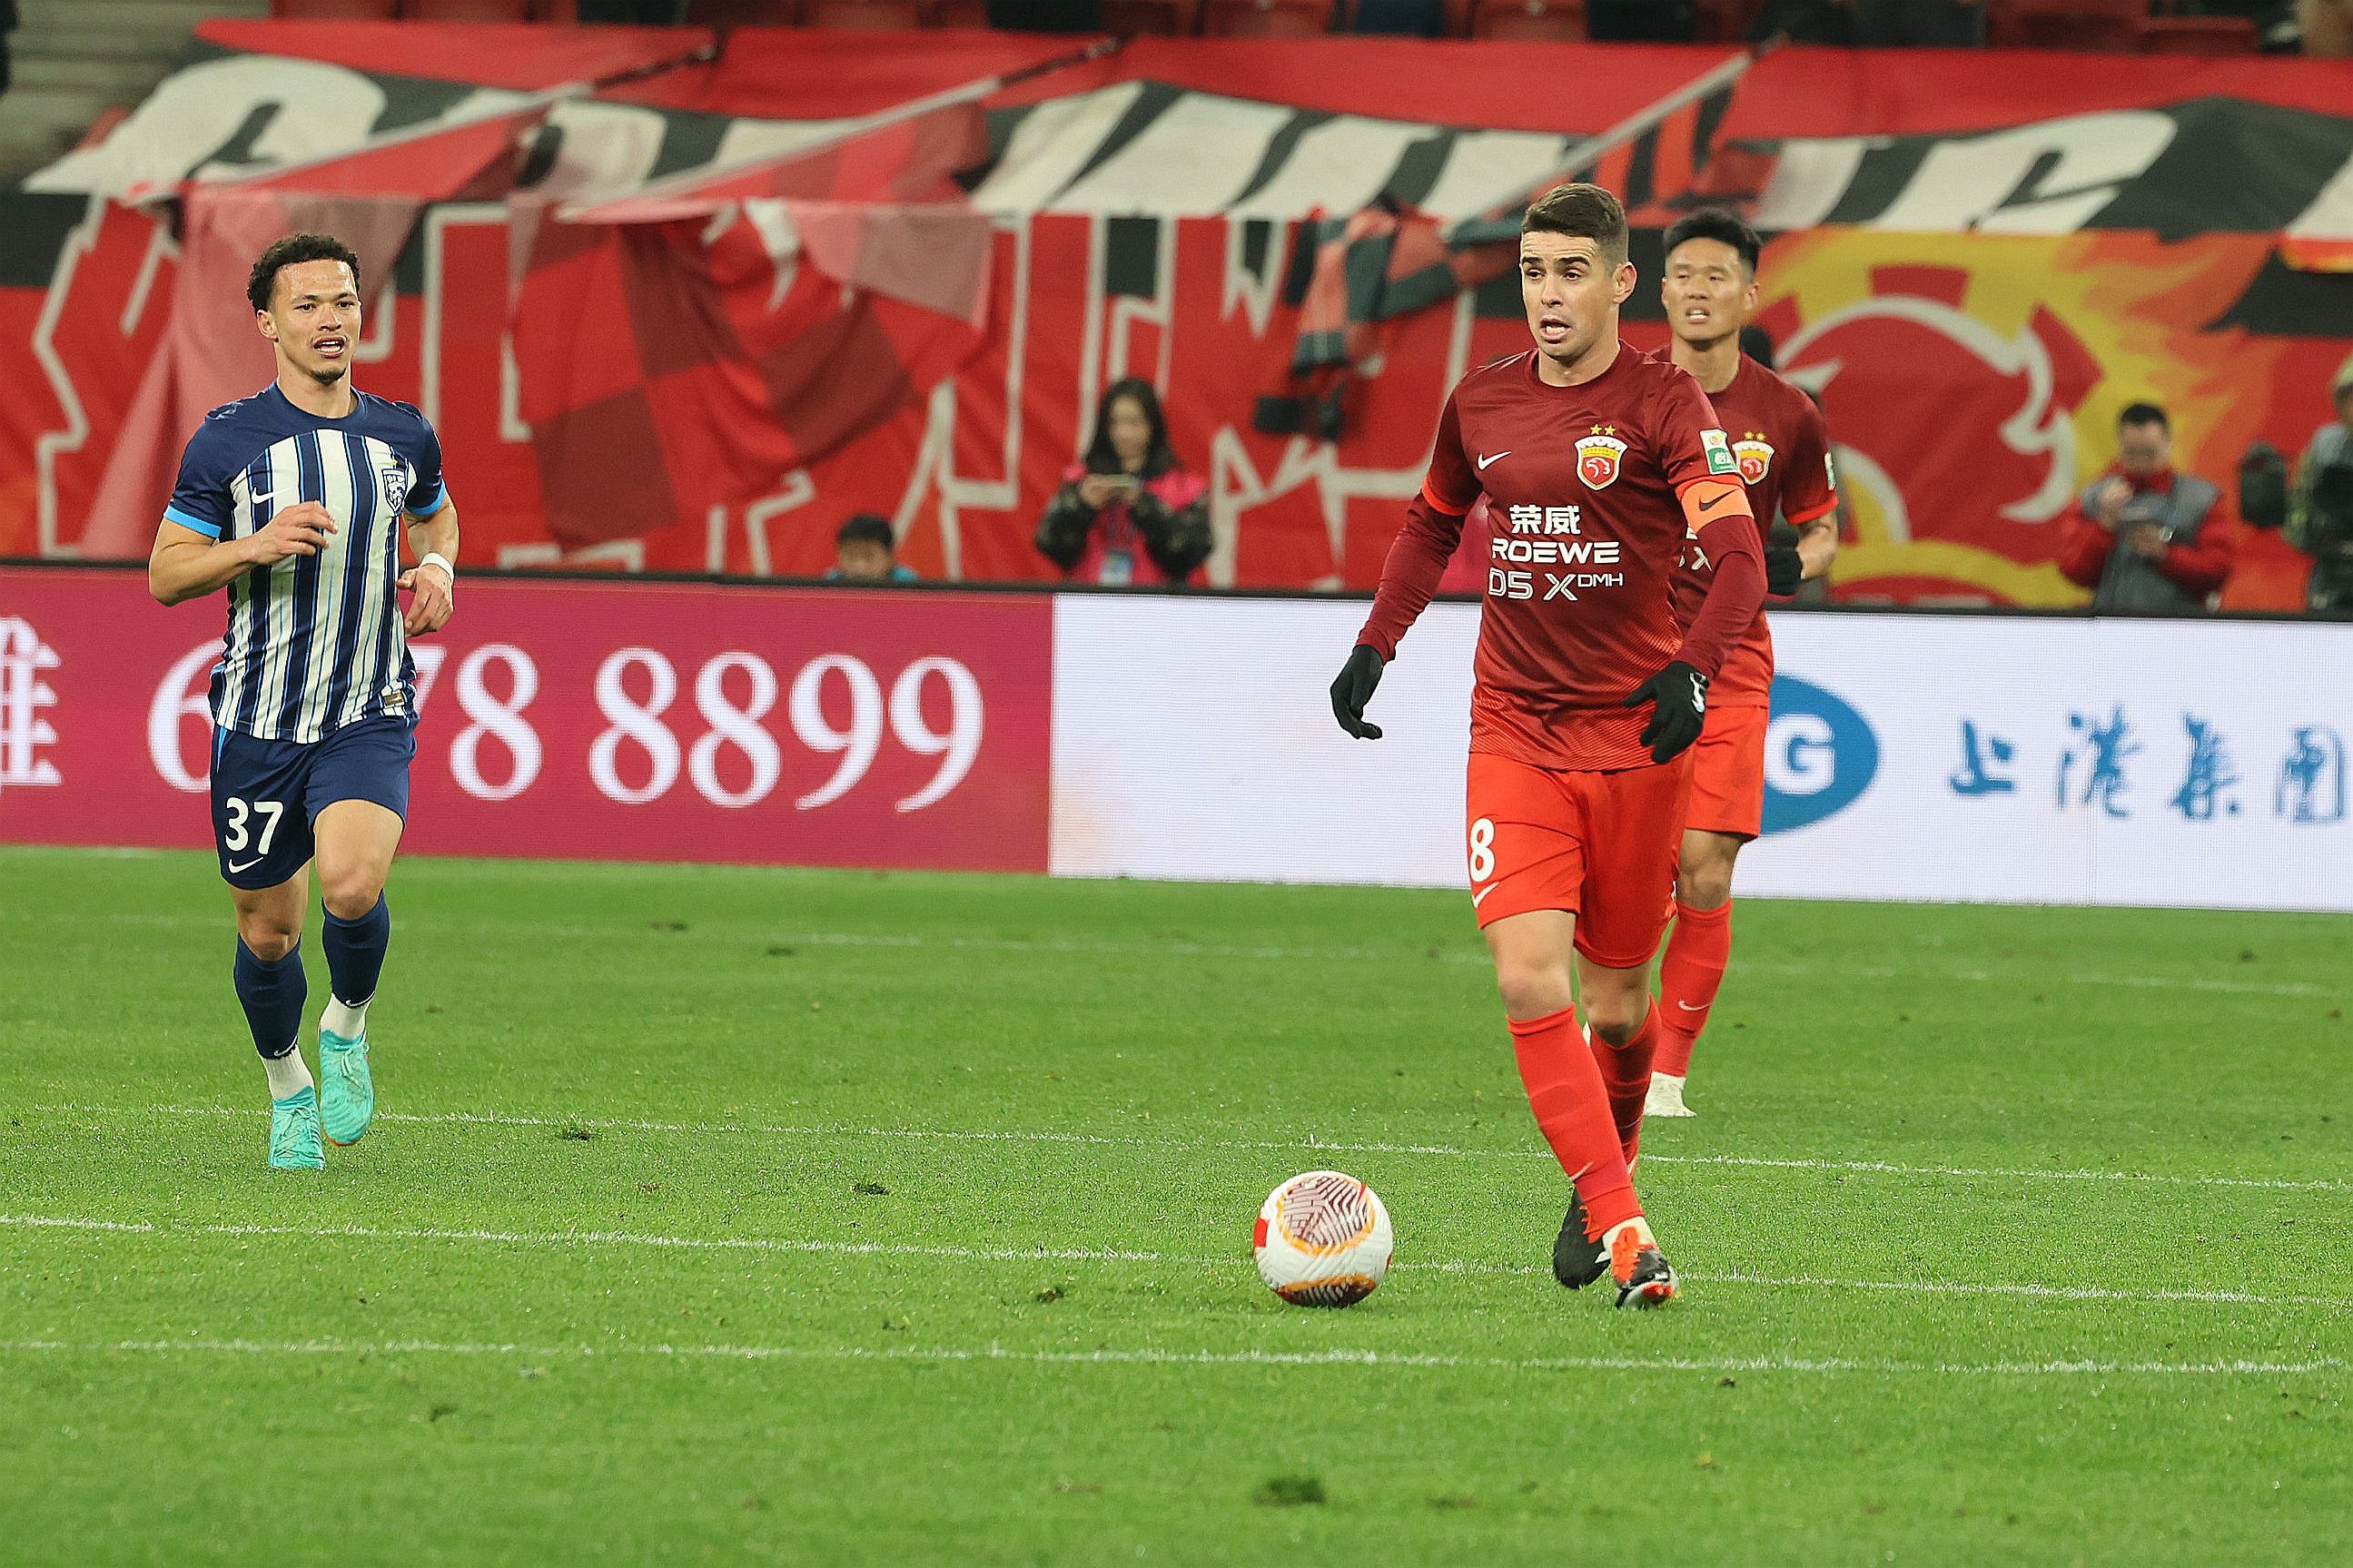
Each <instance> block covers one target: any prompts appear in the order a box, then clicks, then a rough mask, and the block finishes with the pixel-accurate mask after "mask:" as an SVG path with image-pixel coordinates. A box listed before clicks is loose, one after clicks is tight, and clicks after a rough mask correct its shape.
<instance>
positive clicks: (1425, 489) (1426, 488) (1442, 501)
mask: <svg viewBox="0 0 2353 1568" xmlns="http://www.w3.org/2000/svg"><path fill="white" fill-rule="evenodd" d="M1421 499H1422V500H1424V501H1427V502H1428V503H1429V504H1430V510H1433V511H1442V512H1444V513H1445V514H1446V515H1447V516H1449V517H1462V516H1465V515H1467V514H1468V513H1469V512H1470V510H1471V501H1467V500H1466V501H1451V500H1447V499H1446V498H1445V497H1444V496H1442V495H1440V494H1439V493H1438V490H1437V489H1436V487H1435V486H1434V485H1433V484H1432V483H1431V482H1430V479H1423V480H1422V481H1421ZM1478 499H1479V498H1478V497H1476V496H1473V497H1472V498H1471V500H1478Z"/></svg>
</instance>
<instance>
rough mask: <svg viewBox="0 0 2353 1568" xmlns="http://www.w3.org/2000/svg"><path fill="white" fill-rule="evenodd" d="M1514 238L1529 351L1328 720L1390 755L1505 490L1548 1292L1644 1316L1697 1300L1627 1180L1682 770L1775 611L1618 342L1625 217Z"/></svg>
mask: <svg viewBox="0 0 2353 1568" xmlns="http://www.w3.org/2000/svg"><path fill="white" fill-rule="evenodd" d="M1520 228H1521V233H1520V294H1521V299H1522V300H1523V301H1524V303H1525V307H1526V310H1527V317H1528V329H1529V331H1531V332H1532V333H1533V334H1534V335H1535V349H1534V350H1533V352H1530V353H1521V354H1515V355H1514V356H1512V357H1511V358H1509V359H1503V360H1497V361H1496V362H1495V363H1493V364H1490V365H1486V366H1483V367H1482V368H1481V369H1478V370H1475V371H1472V373H1471V374H1469V375H1466V376H1464V377H1463V378H1462V380H1461V382H1460V383H1459V384H1456V386H1455V388H1454V390H1453V392H1452V393H1451V395H1449V396H1448V398H1447V400H1446V408H1445V412H1444V413H1443V414H1441V415H1440V417H1439V422H1438V437H1437V442H1436V445H1435V447H1434V448H1433V450H1432V452H1431V455H1430V472H1429V477H1428V479H1426V480H1425V481H1424V483H1423V485H1422V488H1421V493H1420V495H1419V496H1418V497H1416V498H1415V499H1414V500H1412V501H1411V502H1410V503H1409V504H1408V506H1407V508H1406V518H1405V524H1404V526H1403V527H1402V528H1401V529H1399V530H1398V537H1397V542H1396V543H1395V544H1394V545H1392V546H1391V547H1390V550H1389V555H1388V562H1387V563H1386V564H1385V565H1384V566H1383V568H1382V570H1381V585H1380V592H1379V594H1378V595H1377V597H1376V598H1375V600H1374V603H1373V610H1372V615H1371V616H1369V617H1368V618H1367V619H1366V622H1365V627H1364V630H1363V631H1362V632H1361V633H1359V634H1358V636H1357V638H1356V647H1355V648H1353V649H1352V650H1350V652H1349V655H1348V662H1347V665H1346V667H1345V668H1344V669H1343V670H1342V671H1341V673H1340V677H1339V679H1337V680H1335V681H1334V682H1333V685H1332V708H1333V711H1334V713H1335V716H1336V717H1337V718H1338V719H1339V721H1340V725H1341V727H1342V728H1343V729H1345V730H1346V731H1348V732H1349V733H1350V734H1352V735H1356V736H1359V737H1361V738H1364V739H1367V740H1377V739H1379V738H1380V733H1381V731H1380V728H1379V726H1377V725H1375V724H1369V723H1366V721H1365V703H1366V700H1367V699H1369V698H1370V697H1371V696H1372V694H1373V690H1374V689H1375V688H1376V687H1377V685H1378V684H1379V682H1380V676H1381V670H1382V668H1383V667H1384V666H1385V665H1386V664H1387V662H1388V660H1389V659H1390V658H1393V657H1394V656H1395V655H1396V652H1397V646H1398V639H1399V638H1400V637H1403V636H1404V635H1405V632H1406V629H1407V628H1408V627H1409V626H1411V625H1412V624H1413V621H1414V618H1415V617H1416V616H1419V615H1420V614H1421V611H1422V609H1423V607H1424V606H1425V605H1428V604H1429V603H1430V594H1431V591H1432V590H1433V588H1434V587H1435V586H1436V584H1437V583H1438V580H1439V577H1440V574H1441V573H1443V572H1444V571H1445V569H1446V562H1447V557H1448V556H1449V555H1451V553H1452V552H1453V550H1454V546H1455V544H1456V542H1457V541H1458V540H1459V539H1460V537H1461V531H1462V517H1463V514H1464V513H1465V512H1466V511H1468V510H1470V508H1471V506H1472V503H1473V502H1474V501H1476V500H1478V499H1479V497H1480V495H1481V494H1482V492H1483V493H1484V494H1485V495H1486V497H1487V500H1488V507H1489V515H1490V517H1491V519H1492V528H1491V537H1490V541H1489V549H1490V552H1491V553H1490V565H1489V569H1488V573H1487V592H1486V599H1485V602H1484V606H1483V609H1482V615H1481V616H1480V624H1479V649H1478V655H1477V659H1476V674H1477V683H1476V686H1475V689H1474V691H1473V693H1472V700H1471V764H1470V787H1469V792H1468V805H1469V811H1468V814H1467V815H1468V819H1469V832H1468V850H1469V856H1470V876H1471V903H1472V909H1473V910H1475V911H1476V914H1477V919H1478V921H1479V923H1480V929H1481V931H1482V932H1483V934H1484V935H1485V937H1486V939H1487V946H1488V949H1489V951H1490V952H1492V953H1493V956H1494V960H1495V981H1496V984H1497V986H1498V988H1499V989H1500V990H1501V991H1502V993H1503V1000H1504V1014H1505V1016H1506V1017H1507V1019H1508V1020H1509V1022H1510V1025H1511V1031H1512V1043H1513V1048H1514V1054H1515V1055H1516V1056H1517V1058H1518V1059H1519V1068H1520V1077H1521V1079H1522V1081H1523V1082H1524V1083H1525V1085H1526V1087H1527V1091H1528V1103H1529V1105H1530V1107H1531V1109H1533V1110H1534V1111H1535V1119H1536V1125H1537V1126H1538V1127H1539V1128H1540V1129H1542V1130H1543V1132H1544V1135H1545V1140H1546V1142H1548V1143H1549V1144H1550V1145H1551V1146H1552V1151H1553V1153H1554V1154H1555V1155H1556V1157H1557V1158H1558V1159H1559V1161H1560V1163H1561V1168H1562V1169H1563V1170H1564V1171H1566V1172H1567V1173H1568V1175H1569V1178H1570V1182H1571V1184H1572V1187H1573V1190H1574V1191H1573V1196H1572V1198H1571V1200H1570V1203H1569V1209H1568V1215H1567V1218H1566V1219H1564V1220H1563V1221H1562V1224H1561V1232H1560V1237H1559V1239H1558V1241H1556V1243H1555V1245H1554V1247H1553V1271H1554V1273H1555V1275H1556V1277H1558V1279H1560V1281H1561V1283H1562V1284H1564V1285H1567V1286H1568V1287H1570V1288H1571V1289H1576V1288H1577V1287H1579V1286H1582V1285H1587V1284H1590V1283H1592V1282H1593V1281H1595V1280H1598V1279H1600V1277H1601V1276H1602V1274H1604V1273H1605V1272H1606V1273H1608V1274H1609V1275H1610V1276H1611V1278H1612V1279H1613V1280H1614V1281H1615V1283H1616V1286H1617V1289H1618V1304H1619V1305H1620V1306H1621V1307H1628V1306H1634V1307H1650V1306H1656V1305H1658V1304H1659V1303H1661V1302H1662V1301H1665V1300H1669V1299H1670V1298H1672V1296H1673V1295H1674V1293H1675V1276H1674V1270H1673V1269H1672V1268H1669V1267H1668V1266H1667V1261H1666V1259H1665V1258H1664V1257H1663V1256H1662V1255H1661V1252H1660V1249H1659V1246H1658V1242H1657V1240H1656V1238H1655V1237H1653V1236H1652V1235H1651V1227H1650V1225H1649V1223H1648V1222H1647V1221H1646V1220H1645V1219H1644V1218H1643V1216H1642V1208H1641V1204H1640V1202H1638V1201H1637V1200H1636V1198H1635V1195H1634V1183H1633V1178H1632V1176H1631V1174H1630V1165H1631V1163H1632V1161H1633V1158H1634V1155H1635V1153H1636V1149H1637V1142H1638V1140H1639V1138H1640V1135H1641V1118H1642V1103H1643V1097H1644V1095H1645V1093H1646V1091H1647V1090H1648V1089H1649V1083H1650V1064H1651V1052H1652V1050H1653V1049H1654V1048H1655V1047H1656V1045H1657V1042H1658V1038H1659V1020H1658V1015H1657V1012H1656V1010H1655V1009H1654V1008H1653V1007H1652V1005H1651V993H1650V963H1651V955H1652V954H1653V953H1655V952H1657V951H1658V946H1659V939H1660V937H1661V936H1662V935H1663V934H1664V932H1665V929H1666V922H1667V906H1668V903H1669V901H1670V900H1671V897H1672V889H1673V886H1674V872H1675V847H1676V842H1677V836H1678V835H1679V834H1680V833H1681V832H1682V831H1683V804H1684V795H1685V792H1686V789H1687V787H1688V785H1689V783H1690V777H1691V764H1690V761H1689V759H1688V757H1687V756H1686V755H1685V754H1684V753H1685V752H1686V749H1687V748H1688V747H1689V746H1690V745H1691V743H1692V742H1694V741H1695V740H1697V739H1698V738H1699V734H1700V731H1701V728H1702V725H1703V722H1704V718H1705V713H1706V693H1707V686H1708V681H1709V679H1710V678H1711V677H1713V676H1714V675H1715V671H1716V669H1717V668H1718V667H1719V666H1720V665H1721V664H1722V662H1723V660H1724V658H1725V655H1726V654H1728V653H1729V652H1730V651H1731V650H1732V648H1733V647H1734V645H1736V643H1738V642H1739V640H1740V638H1741V636H1742V634H1743V633H1745V632H1746V630H1747V629H1748V624H1749V622H1751V621H1753V620H1754V619H1756V617H1757V606H1758V605H1761V604H1763V603H1764V598H1765V562H1764V554H1763V546H1762V545H1761V544H1760V542H1758V540H1757V526H1756V523H1755V521H1753V519H1752V518H1751V516H1750V513H1749V508H1748V496H1747V492H1746V489H1744V488H1743V487H1742V485H1741V483H1740V475H1739V471H1738V469H1737V468H1736V466H1735V460H1734V458H1733V456H1732V451H1731V447H1730V445H1729V443H1728V442H1727V441H1726V440H1725V435H1724V432H1723V431H1722V430H1720V429H1719V428H1717V422H1716V418H1715V411H1714V410H1713V409H1711V408H1710V407H1709V406H1708V401H1707V395H1706V394H1705V393H1704V392H1702V391H1701V390H1700V388H1699V384H1698V383H1697V382H1695V381H1694V380H1693V379H1692V378H1691V377H1690V376H1689V375H1687V374H1684V373H1683V372H1682V371H1681V370H1678V369H1676V368H1675V367H1674V366H1673V365H1672V364H1669V363H1666V362H1665V361H1664V360H1661V359H1655V358H1652V357H1650V356H1648V355H1644V354H1640V353H1635V352H1634V351H1633V350H1632V349H1630V348H1628V347H1626V346H1625V345H1624V344H1622V343H1620V342H1619V341H1618V310H1619V307H1620V305H1622V304H1623V303H1624V302H1625V300H1626V298H1627V296H1628V295H1630V293H1632V292H1633V289H1634V268H1632V267H1631V266H1630V265H1629V264H1628V262H1627V260H1626V214H1625V210H1624V209H1623V208H1622V207H1620V205H1618V198H1617V197H1615V196H1613V195H1610V194H1609V192H1608V191H1605V190H1603V189H1601V188H1600V187H1599V186H1598V185H1588V184H1570V185H1562V186H1559V187H1557V188H1556V189H1554V190H1552V191H1550V192H1547V193H1546V195H1543V196H1542V197H1540V198H1538V199H1537V200H1536V201H1535V203H1533V204H1532V205H1530V206H1529V207H1528V209H1527V212H1526V214H1525V216H1524V217H1523V218H1522V220H1521V226H1520ZM1687 531H1696V532H1697V534H1698V537H1699V539H1700V541H1701V542H1702V544H1703V547H1704V549H1705V550H1706V552H1707V554H1708V558H1709V559H1710V561H1712V562H1713V563H1715V574H1714V578H1713V581H1712V582H1711V583H1710V584H1709V586H1708V590H1707V593H1706V595H1705V600H1704V603H1703V604H1702V605H1700V607H1699V609H1698V611H1697V612H1696V614H1695V615H1694V616H1693V617H1692V618H1691V621H1690V623H1689V629H1688V631H1686V630H1684V629H1683V623H1682V622H1680V621H1678V619H1677V618H1676V615H1675V611H1674V607H1673V605H1672V600H1671V593H1672V584H1673V581H1674V575H1675V568H1676V563H1677V561H1678V560H1679V558H1680V557H1681V555H1682V552H1683V541H1684V538H1685V536H1686V532H1687ZM1646 709H1647V711H1645V710H1646ZM1572 969H1573V970H1574V972H1575V983H1576V989H1575V990H1572V989H1571V972H1572ZM1580 999H1581V1001H1582V1004H1583V1006H1584V1009H1585V1018H1586V1023H1587V1025H1588V1030H1589V1033H1588V1031H1580V1029H1579V1028H1578V1026H1577V1005H1576V1004H1577V1002H1578V1001H1579V1000H1580Z"/></svg>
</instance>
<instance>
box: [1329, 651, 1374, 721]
mask: <svg viewBox="0 0 2353 1568" xmlns="http://www.w3.org/2000/svg"><path fill="white" fill-rule="evenodd" d="M1380 683H1381V655H1380V650H1379V649H1377V648H1370V647H1366V646H1365V645H1364V644H1363V643H1358V644H1357V645H1356V647H1352V648H1350V649H1349V650H1348V662H1347V663H1346V664H1345V665H1343V666H1342V667H1341V668H1340V679H1337V680H1335V681H1334V682H1333V683H1332V717H1333V718H1335V719H1337V720H1338V721H1340V728H1342V729H1343V730H1345V731H1348V733H1350V734H1351V735H1354V736H1356V739H1358V740H1359V741H1377V740H1379V739H1380V738H1381V727H1380V726H1379V725H1378V724H1367V723H1366V722H1365V704H1366V703H1367V702H1370V701H1371V700H1373V692H1374V690H1375V689H1377V688H1378V687H1379V685H1380Z"/></svg>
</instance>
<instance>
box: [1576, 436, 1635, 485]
mask: <svg viewBox="0 0 2353 1568" xmlns="http://www.w3.org/2000/svg"><path fill="white" fill-rule="evenodd" d="M1625 455H1626V443H1625V442H1623V441H1620V439H1618V432H1617V429H1616V427H1615V426H1600V425H1596V426H1594V427H1593V434H1592V435H1590V436H1586V437H1580V438H1579V439H1578V441H1577V478H1579V479H1583V480H1584V481H1585V484H1586V488H1587V489H1596V490H1606V489H1609V487H1610V486H1611V485H1612V484H1614V483H1616V482H1617V479H1618V463H1619V459H1620V458H1623V457H1625Z"/></svg>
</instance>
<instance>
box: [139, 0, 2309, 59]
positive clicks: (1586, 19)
mask: <svg viewBox="0 0 2353 1568" xmlns="http://www.w3.org/2000/svg"><path fill="white" fill-rule="evenodd" d="M2181 6H2182V0H1986V16H1987V41H1988V42H1989V44H1991V45H1992V46H1993V47H2009V48H2056V49H2070V50H2094V51H2102V52H2108V53H2117V54H2130V53H2141V54H2174V55H2193V56H2204V57H2208V58H2227V57H2231V56H2236V55H2247V54H2253V53H2255V52H2256V51H2257V50H2258V49H2259V48H2260V47H2262V42H2263V40H2262V36H2261V33H2260V31H2259V29H2258V28H2257V27H2256V26H2255V24H2254V23H2253V21H2251V20H2250V19H2248V18H2247V17H2245V16H2204V15H2180V14H2176V13H2177V12H2179V11H2180V9H2181ZM129 8H131V9H137V8H138V6H137V5H136V4H135V3H134V5H132V6H131V7H129ZM147 8H148V9H150V10H153V9H156V8H157V7H155V6H149V7H147ZM162 8H164V9H169V8H171V7H170V6H168V5H166V6H164V7H162ZM178 8H179V9H181V10H184V11H185V12H187V13H188V14H189V15H190V16H198V15H222V14H224V12H225V11H226V10H227V9H229V8H224V7H220V6H211V7H205V6H198V5H184V6H180V7H178ZM252 9H259V7H258V6H255V7H252ZM1588 10H1589V8H1588V4H1587V0H1431V3H1430V5H1427V6H1415V5H1406V6H1403V7H1398V6H1383V5H1379V4H1374V5H1358V4H1353V3H1352V0H1100V4H1099V6H1098V8H1097V24H1098V26H1100V28H1101V30H1102V31H1103V32H1105V33H1109V34H1112V35H1113V36H1114V37H1123V38H1132V37H1196V36H1202V35H1206V36H1208V37H1235V38H1248V37H1266V38H1297V37H1318V36H1320V35H1323V34H1325V33H1336V32H1349V31H1359V32H1366V33H1386V34H1415V33H1420V34H1425V35H1427V34H1430V33H1433V32H1434V33H1435V34H1436V35H1437V36H1440V37H1451V38H1488V39H1496V40H1513V41H1522V42H1525V41H1531V40H1536V41H1560V42H1577V41H1582V40H1583V39H1585V38H1587V37H1588V36H1590V34H1591V33H1592V31H1593V30H1594V29H1593V28H1592V26H1591V23H1590V16H1589V14H1588ZM1425 13H1427V15H1426V16H1425ZM244 14H248V15H249V14H251V10H248V12H246V13H244ZM269 15H270V16H275V17H279V18H280V19H284V20H290V21H296V20H299V21H388V20H395V19H398V20H407V21H431V22H510V23H512V22H537V23H562V22H573V21H576V20H580V19H581V18H580V16H579V0H270V3H269ZM592 19H593V18H592ZM1785 19H1786V18H1785V16H1783V14H1782V13H1781V12H1779V11H1777V10H1775V9H1774V8H1773V7H1771V6H1770V5H1768V4H1767V0H1695V3H1694V5H1692V7H1691V31H1690V37H1692V38H1693V39H1694V41H1696V42H1701V43H1737V42H1744V41H1747V40H1749V39H1752V38H1755V37H1757V36H1758V35H1759V34H1760V32H1763V31H1767V30H1770V29H1771V28H1773V26H1775V24H1776V23H1778V22H1779V21H1782V20H1785ZM677 20H678V21H680V22H681V23H686V24H691V25H694V26H706V27H720V28H731V27H754V26H804V27H849V28H876V29H895V28H904V27H987V26H991V25H992V24H991V22H990V20H989V16H988V5H987V0H683V4H681V5H680V6H679V7H678V16H677ZM1612 36H1615V35H1612ZM1678 36H1681V35H1680V34H1679V35H1678Z"/></svg>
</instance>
